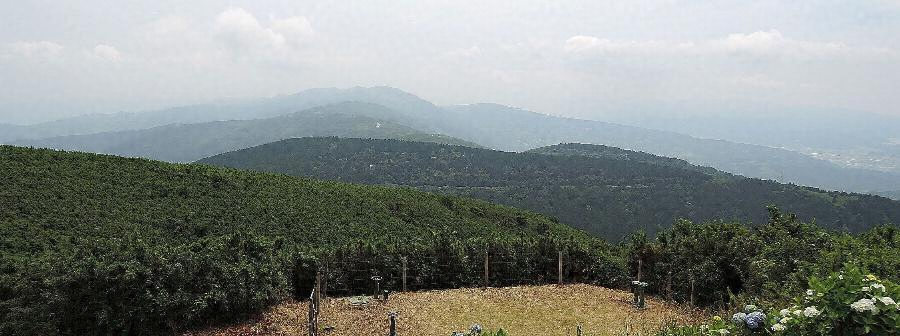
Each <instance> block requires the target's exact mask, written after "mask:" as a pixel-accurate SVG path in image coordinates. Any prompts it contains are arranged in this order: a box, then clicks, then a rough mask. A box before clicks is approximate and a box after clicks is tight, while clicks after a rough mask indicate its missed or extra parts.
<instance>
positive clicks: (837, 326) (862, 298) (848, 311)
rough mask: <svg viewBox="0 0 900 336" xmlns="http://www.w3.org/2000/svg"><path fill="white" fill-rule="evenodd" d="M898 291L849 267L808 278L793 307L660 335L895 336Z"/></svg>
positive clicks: (899, 329) (899, 316) (748, 310)
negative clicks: (823, 275) (818, 276)
mask: <svg viewBox="0 0 900 336" xmlns="http://www.w3.org/2000/svg"><path fill="white" fill-rule="evenodd" d="M898 297H900V287H898V286H897V285H896V284H894V283H893V282H891V281H886V280H880V279H878V277H876V276H874V275H872V274H867V272H864V271H862V270H861V269H860V268H858V267H855V266H852V265H848V266H845V267H844V269H843V270H841V271H840V272H835V273H832V274H831V275H829V276H828V277H826V278H823V279H819V278H817V277H812V278H810V279H809V289H807V290H806V292H805V293H803V295H800V296H798V297H796V298H795V299H794V304H793V305H792V306H790V307H787V308H783V309H774V308H773V309H770V310H768V312H765V311H766V310H765V309H763V308H758V307H756V306H747V307H745V309H744V311H741V312H736V313H734V315H732V318H731V319H730V321H725V320H724V319H722V318H721V317H718V316H716V317H714V318H713V319H712V320H711V321H710V322H709V323H707V324H704V325H700V326H681V327H671V328H667V329H666V330H663V331H661V332H660V334H659V335H661V336H690V335H725V334H730V335H771V334H774V335H785V336H813V335H898V334H900V307H898V304H897V303H896V302H895V298H898Z"/></svg>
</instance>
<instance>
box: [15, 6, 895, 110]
mask: <svg viewBox="0 0 900 336" xmlns="http://www.w3.org/2000/svg"><path fill="white" fill-rule="evenodd" d="M0 22H2V26H3V29H0V123H33V122H40V121H46V120H52V119H58V118H63V117H66V116H72V115H78V114H86V113H112V112H118V111H142V110H148V109H154V108H162V107H168V106H175V105H184V104H195V103H206V102H215V101H220V100H222V99H234V98H250V97H261V96H273V95H279V94H290V93H293V92H298V91H301V90H303V89H308V88H317V87H352V86H373V85H387V86H393V87H397V88H400V89H403V90H406V91H409V92H411V93H414V94H416V95H419V96H421V97H423V98H425V99H427V100H430V101H433V102H435V103H438V104H462V103H474V102H494V103H501V104H506V105H512V106H517V107H522V108H527V109H530V110H534V111H538V112H542V113H547V114H554V115H564V116H575V117H582V118H588V119H598V120H604V119H616V118H621V117H622V116H623V115H626V114H640V113H644V114H648V115H653V114H654V113H659V114H673V113H676V114H677V113H685V114H697V115H703V114H717V115H718V116H720V117H721V116H722V115H723V114H728V113H734V114H747V113H762V112H758V111H760V110H766V111H770V112H766V113H789V111H800V110H802V111H806V112H804V113H814V112H808V111H817V110H820V109H821V110H842V111H844V110H846V111H853V112H850V113H860V115H865V114H867V113H876V114H882V115H888V116H900V107H898V106H900V94H898V92H900V91H898V83H900V38H898V36H900V0H847V1H833V0H822V1H770V0H753V1H737V0H721V1H679V0H659V1H639V0H632V1H602V0H587V1H533V0H515V1H486V0H481V1H467V0H447V1H426V0H414V1H401V0H391V1H380V0H371V1H297V0H290V1H288V0H285V1H267V0H256V1H207V0H193V1H180V0H179V1H172V0H152V1H143V0H121V1H97V0H78V1H72V0H52V1H47V0H31V1H24V2H22V1H10V0H0ZM773 106H774V107H777V108H771V107H773ZM761 107H767V108H761ZM771 111H775V112H771Z"/></svg>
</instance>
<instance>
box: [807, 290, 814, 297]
mask: <svg viewBox="0 0 900 336" xmlns="http://www.w3.org/2000/svg"><path fill="white" fill-rule="evenodd" d="M813 295H816V291H814V290H812V289H807V290H806V296H813Z"/></svg>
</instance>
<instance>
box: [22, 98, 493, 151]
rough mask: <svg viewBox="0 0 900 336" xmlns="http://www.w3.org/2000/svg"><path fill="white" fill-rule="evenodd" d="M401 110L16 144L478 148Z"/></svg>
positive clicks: (308, 114)
mask: <svg viewBox="0 0 900 336" xmlns="http://www.w3.org/2000/svg"><path fill="white" fill-rule="evenodd" d="M396 114H397V112H395V111H392V110H389V109H387V108H385V107H383V106H379V105H374V104H367V103H356V102H345V103H339V104H334V105H327V106H322V107H317V108H312V109H309V110H305V111H301V112H297V113H293V114H288V115H284V116H280V117H273V118H267V119H254V120H229V121H215V122H207V123H198V124H174V125H167V126H160V127H155V128H150V129H145V130H132V131H121V132H110V133H98V134H87V135H70V136H63V137H54V138H48V139H39V140H23V141H19V142H16V144H19V145H28V146H36V147H47V148H55V149H63V150H77V151H86V152H94V153H103V154H115V155H121V156H129V157H143V158H149V159H156V160H164V161H170V162H190V161H194V160H198V159H201V158H204V157H207V156H211V155H215V154H219V153H224V152H228V151H232V150H237V149H242V148H247V147H251V146H256V145H261V144H264V143H269V142H273V141H278V140H282V139H288V138H295V137H304V136H348V137H362V138H396V139H410V140H417V141H433V142H440V143H450V144H460V145H468V146H475V147H477V145H475V144H473V143H471V142H467V141H463V140H460V139H455V138H452V137H448V136H444V135H439V134H429V133H425V132H421V131H418V130H415V129H412V128H410V127H407V126H403V125H400V124H397V123H395V122H391V121H388V120H386V119H389V118H391V117H392V116H394V115H396Z"/></svg>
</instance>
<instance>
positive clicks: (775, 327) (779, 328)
mask: <svg viewBox="0 0 900 336" xmlns="http://www.w3.org/2000/svg"><path fill="white" fill-rule="evenodd" d="M784 329H785V328H784V325H783V324H780V323H776V324H775V325H773V326H772V331H784Z"/></svg>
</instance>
